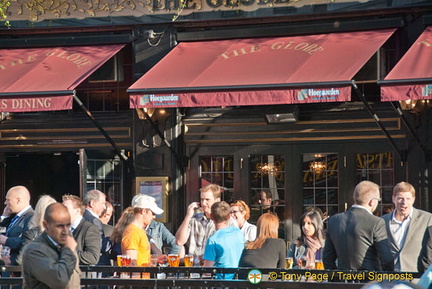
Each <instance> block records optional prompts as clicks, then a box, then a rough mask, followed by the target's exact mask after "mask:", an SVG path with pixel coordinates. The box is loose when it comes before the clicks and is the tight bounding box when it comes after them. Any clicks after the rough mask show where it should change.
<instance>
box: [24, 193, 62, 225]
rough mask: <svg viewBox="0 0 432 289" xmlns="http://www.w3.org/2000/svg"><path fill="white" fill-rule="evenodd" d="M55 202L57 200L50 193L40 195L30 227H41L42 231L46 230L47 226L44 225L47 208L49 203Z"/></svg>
mask: <svg viewBox="0 0 432 289" xmlns="http://www.w3.org/2000/svg"><path fill="white" fill-rule="evenodd" d="M54 203H57V201H56V200H55V199H54V198H53V197H51V196H49V195H42V196H40V197H39V200H38V202H37V203H36V207H35V209H34V214H33V217H32V218H31V220H30V222H29V229H31V228H36V227H39V228H40V230H41V232H43V231H44V229H45V228H44V226H43V221H44V217H45V210H46V208H47V207H48V206H49V205H51V204H54Z"/></svg>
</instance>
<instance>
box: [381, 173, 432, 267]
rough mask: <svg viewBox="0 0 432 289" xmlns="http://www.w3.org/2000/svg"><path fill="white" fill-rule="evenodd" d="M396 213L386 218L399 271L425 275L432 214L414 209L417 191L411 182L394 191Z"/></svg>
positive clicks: (395, 188) (398, 186)
mask: <svg viewBox="0 0 432 289" xmlns="http://www.w3.org/2000/svg"><path fill="white" fill-rule="evenodd" d="M392 200H393V204H394V205H395V209H394V211H393V212H392V213H389V214H386V215H384V216H383V217H382V218H383V219H384V220H385V223H386V229H387V235H388V241H389V244H390V247H391V251H392V254H393V256H394V258H395V259H394V264H395V270H397V271H408V272H419V271H420V272H422V271H423V265H422V260H421V254H420V253H421V252H422V248H423V247H424V246H426V244H425V241H424V237H425V233H426V230H427V228H428V227H430V226H432V214H431V213H428V212H426V211H422V210H419V209H416V208H414V207H413V205H414V201H415V189H414V187H413V186H412V185H411V184H409V183H407V182H400V183H398V184H397V185H396V186H395V187H394V188H393V197H392Z"/></svg>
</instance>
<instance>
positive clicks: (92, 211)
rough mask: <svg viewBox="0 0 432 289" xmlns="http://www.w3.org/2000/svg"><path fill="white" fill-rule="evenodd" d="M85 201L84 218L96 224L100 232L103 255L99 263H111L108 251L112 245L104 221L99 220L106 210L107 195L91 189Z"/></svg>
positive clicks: (85, 195) (85, 196)
mask: <svg viewBox="0 0 432 289" xmlns="http://www.w3.org/2000/svg"><path fill="white" fill-rule="evenodd" d="M83 201H84V205H85V207H86V209H85V211H84V214H83V218H84V219H85V220H86V221H88V222H90V223H92V224H94V225H96V227H97V228H98V230H99V234H100V242H101V251H100V253H101V257H100V258H99V262H98V264H97V265H111V262H110V260H109V253H108V252H109V250H110V248H111V247H110V244H109V243H108V240H107V239H106V238H105V234H104V231H103V226H102V222H101V221H100V220H99V217H100V216H101V215H102V213H103V211H104V210H105V203H106V196H105V194H104V193H102V192H101V191H99V190H90V191H88V192H86V193H85V194H84V200H83Z"/></svg>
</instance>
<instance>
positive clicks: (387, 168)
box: [356, 152, 394, 215]
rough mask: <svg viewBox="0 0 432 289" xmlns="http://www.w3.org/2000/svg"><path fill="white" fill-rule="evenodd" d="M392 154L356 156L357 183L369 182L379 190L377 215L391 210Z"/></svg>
mask: <svg viewBox="0 0 432 289" xmlns="http://www.w3.org/2000/svg"><path fill="white" fill-rule="evenodd" d="M393 163H394V161H393V153H391V152H384V153H361V154H356V170H357V172H356V177H357V183H359V182H361V181H365V180H367V181H371V182H374V183H376V184H378V185H379V186H380V188H381V194H382V195H381V199H382V204H380V205H379V206H378V209H377V213H378V214H379V215H381V214H383V213H384V214H385V213H386V212H388V211H387V209H389V208H391V209H392V208H393V203H392V193H393V185H394V164H393Z"/></svg>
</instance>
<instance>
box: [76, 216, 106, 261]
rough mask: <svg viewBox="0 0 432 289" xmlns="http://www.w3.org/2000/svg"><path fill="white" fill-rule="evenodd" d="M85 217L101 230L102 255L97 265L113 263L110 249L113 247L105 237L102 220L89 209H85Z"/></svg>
mask: <svg viewBox="0 0 432 289" xmlns="http://www.w3.org/2000/svg"><path fill="white" fill-rule="evenodd" d="M83 218H84V219H85V220H86V221H88V222H90V223H92V224H94V225H95V226H96V227H97V228H98V230H99V234H100V240H99V242H100V243H101V247H100V248H101V249H100V253H101V256H100V258H99V262H98V263H97V265H111V262H110V260H109V250H110V249H111V245H110V243H109V242H108V239H107V238H105V234H104V231H103V227H102V222H101V221H100V220H99V219H98V218H96V217H95V216H93V214H92V213H90V211H89V210H87V209H86V210H85V211H84V214H83Z"/></svg>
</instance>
